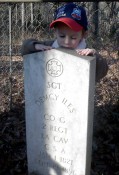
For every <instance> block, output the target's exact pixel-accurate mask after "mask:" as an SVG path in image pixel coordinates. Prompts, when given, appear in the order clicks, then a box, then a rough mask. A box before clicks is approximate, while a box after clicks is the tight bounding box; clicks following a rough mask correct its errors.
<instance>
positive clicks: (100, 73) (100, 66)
mask: <svg viewBox="0 0 119 175" xmlns="http://www.w3.org/2000/svg"><path fill="white" fill-rule="evenodd" d="M53 42H54V40H53V41H38V40H36V39H27V40H25V41H24V42H23V44H22V47H21V54H22V56H23V55H26V54H31V53H35V52H39V51H38V50H36V49H35V44H44V45H46V46H52V44H53ZM89 56H91V55H89ZM107 71H108V65H107V62H106V59H104V58H102V56H101V55H99V54H96V81H97V82H98V81H100V80H101V79H102V78H103V77H104V76H106V74H107Z"/></svg>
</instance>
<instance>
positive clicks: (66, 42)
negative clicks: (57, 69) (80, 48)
mask: <svg viewBox="0 0 119 175" xmlns="http://www.w3.org/2000/svg"><path fill="white" fill-rule="evenodd" d="M64 42H65V44H66V45H69V44H70V39H69V37H66V38H65V41H64Z"/></svg>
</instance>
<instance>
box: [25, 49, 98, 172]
mask: <svg viewBox="0 0 119 175" xmlns="http://www.w3.org/2000/svg"><path fill="white" fill-rule="evenodd" d="M24 85H25V86H24V87H25V110H26V137H27V158H28V172H29V174H32V173H34V174H35V175H89V174H90V163H91V147H92V128H93V108H94V86H95V58H94V57H89V56H79V55H78V54H77V53H75V52H74V51H73V50H65V49H52V50H49V51H44V52H37V53H33V54H28V55H25V56H24Z"/></svg>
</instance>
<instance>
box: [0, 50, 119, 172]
mask: <svg viewBox="0 0 119 175" xmlns="http://www.w3.org/2000/svg"><path fill="white" fill-rule="evenodd" d="M101 54H102V55H103V56H104V57H105V58H106V59H107V62H108V65H109V71H108V73H107V75H106V77H104V78H103V79H102V80H101V81H100V82H98V83H96V88H95V111H94V129H93V147H92V164H91V174H92V175H119V139H118V136H119V55H118V53H117V52H115V51H114V52H113V51H111V52H109V50H108V51H103V50H102V51H101ZM17 61H18V60H17ZM19 69H20V67H19ZM0 74H2V72H0ZM13 74H14V76H13V77H14V79H13V80H12V81H13V87H12V89H13V94H12V96H13V106H12V109H11V110H7V104H6V102H5V101H6V99H7V98H8V95H9V94H8V93H7V88H8V87H7V85H6V86H4V85H3V79H4V78H6V79H7V78H8V77H3V79H0V84H1V86H3V87H4V88H6V89H5V93H4V94H2V93H1V95H0V102H1V104H2V105H4V107H3V108H2V109H4V110H3V111H2V112H0V175H27V157H26V134H25V106H24V100H23V99H24V98H23V94H24V93H23V78H22V73H21V71H19V72H17V75H16V74H15V72H14V71H13ZM4 75H5V74H4ZM6 76H7V75H6ZM20 83H21V86H22V88H20V90H19V91H18V87H17V86H18V85H20ZM7 100H8V99H7Z"/></svg>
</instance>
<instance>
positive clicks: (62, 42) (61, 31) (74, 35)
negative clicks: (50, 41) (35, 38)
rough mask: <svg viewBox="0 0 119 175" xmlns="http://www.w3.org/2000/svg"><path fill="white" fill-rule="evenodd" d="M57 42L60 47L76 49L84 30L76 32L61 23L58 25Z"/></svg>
mask: <svg viewBox="0 0 119 175" xmlns="http://www.w3.org/2000/svg"><path fill="white" fill-rule="evenodd" d="M56 37H57V42H58V44H59V46H60V47H65V48H71V49H75V48H76V47H77V46H78V44H79V42H80V41H81V39H82V37H83V33H82V31H79V32H75V31H73V30H72V29H70V28H69V27H68V26H67V25H65V24H63V23H60V24H58V25H57V27H56Z"/></svg>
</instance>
